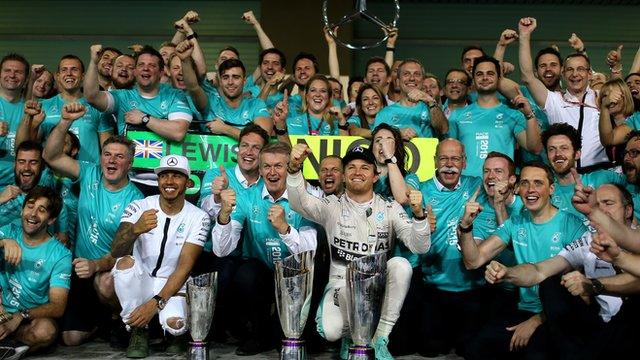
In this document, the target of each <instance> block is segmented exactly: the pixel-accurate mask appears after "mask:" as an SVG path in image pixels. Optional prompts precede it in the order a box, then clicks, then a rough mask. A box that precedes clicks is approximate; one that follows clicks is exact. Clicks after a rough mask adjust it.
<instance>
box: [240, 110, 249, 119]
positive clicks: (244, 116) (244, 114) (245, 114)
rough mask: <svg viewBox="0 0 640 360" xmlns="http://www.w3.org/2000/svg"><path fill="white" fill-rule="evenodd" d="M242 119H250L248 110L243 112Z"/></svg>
mask: <svg viewBox="0 0 640 360" xmlns="http://www.w3.org/2000/svg"><path fill="white" fill-rule="evenodd" d="M242 118H243V119H248V118H249V112H248V111H247V110H245V111H243V112H242Z"/></svg>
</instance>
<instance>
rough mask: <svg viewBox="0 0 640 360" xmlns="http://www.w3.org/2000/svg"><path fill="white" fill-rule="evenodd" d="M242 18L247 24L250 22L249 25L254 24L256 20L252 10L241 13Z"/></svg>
mask: <svg viewBox="0 0 640 360" xmlns="http://www.w3.org/2000/svg"><path fill="white" fill-rule="evenodd" d="M242 20H244V21H246V22H247V24H251V25H255V24H256V23H257V22H258V20H257V19H256V16H255V15H253V11H251V10H249V11H247V12H246V13H244V14H242Z"/></svg>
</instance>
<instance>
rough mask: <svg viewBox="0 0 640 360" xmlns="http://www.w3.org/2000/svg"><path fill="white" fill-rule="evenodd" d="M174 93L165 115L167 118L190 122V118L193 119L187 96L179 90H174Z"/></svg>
mask: <svg viewBox="0 0 640 360" xmlns="http://www.w3.org/2000/svg"><path fill="white" fill-rule="evenodd" d="M174 94H175V95H174V98H173V101H172V102H171V106H170V107H169V115H167V119H168V120H184V121H188V122H191V120H193V114H192V113H191V108H189V103H188V102H187V98H186V97H185V95H184V94H183V93H182V92H180V91H175V93H174Z"/></svg>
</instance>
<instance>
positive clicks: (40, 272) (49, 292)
mask: <svg viewBox="0 0 640 360" xmlns="http://www.w3.org/2000/svg"><path fill="white" fill-rule="evenodd" d="M61 208H62V199H60V196H59V195H58V194H56V193H55V192H54V191H53V190H52V189H50V188H44V187H39V186H38V187H35V188H33V189H32V190H31V191H29V193H28V194H27V196H26V197H25V200H24V203H23V207H22V214H21V216H20V220H21V225H14V224H11V225H7V226H4V227H1V228H0V238H2V240H0V249H1V252H2V257H1V258H0V286H2V290H3V291H2V308H3V310H4V311H6V312H7V313H9V314H13V316H12V317H11V319H9V320H8V321H7V322H5V323H3V324H0V340H5V338H7V337H8V336H9V337H13V338H14V339H16V340H18V341H21V342H23V343H25V344H26V345H28V346H29V347H30V348H31V350H37V349H39V348H42V347H45V346H48V345H50V344H52V343H53V342H54V341H55V339H56V335H57V332H58V330H57V325H56V320H55V319H56V318H59V317H60V316H62V313H63V312H64V309H65V306H66V305H67V294H68V292H69V277H70V275H71V252H70V251H69V250H68V249H67V248H66V247H65V246H64V245H62V243H61V242H59V241H58V240H57V239H56V238H55V237H53V236H51V235H50V234H49V233H48V232H47V228H48V227H49V226H50V225H52V224H53V223H54V222H55V220H56V217H57V216H58V214H59V213H60V209H61ZM16 350H17V351H20V350H21V351H24V348H23V349H20V348H17V349H16ZM18 358H19V355H18Z"/></svg>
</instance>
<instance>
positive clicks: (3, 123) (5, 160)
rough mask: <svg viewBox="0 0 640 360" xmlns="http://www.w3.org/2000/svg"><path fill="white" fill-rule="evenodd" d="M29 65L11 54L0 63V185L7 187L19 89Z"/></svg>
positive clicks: (20, 99) (19, 116)
mask: <svg viewBox="0 0 640 360" xmlns="http://www.w3.org/2000/svg"><path fill="white" fill-rule="evenodd" d="M29 71H30V70H29V63H28V62H27V60H26V59H25V58H24V57H22V56H21V55H18V54H15V53H11V54H8V55H6V56H5V57H3V58H2V60H1V61H0V185H9V184H11V175H12V173H13V160H14V158H15V155H16V154H15V138H16V132H17V131H18V126H19V124H20V120H21V119H22V116H23V108H24V99H23V97H22V92H23V89H24V87H25V85H26V83H27V77H28V75H29Z"/></svg>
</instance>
